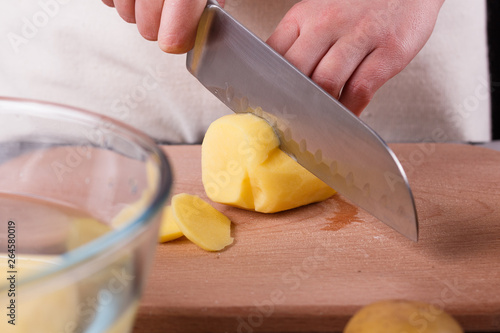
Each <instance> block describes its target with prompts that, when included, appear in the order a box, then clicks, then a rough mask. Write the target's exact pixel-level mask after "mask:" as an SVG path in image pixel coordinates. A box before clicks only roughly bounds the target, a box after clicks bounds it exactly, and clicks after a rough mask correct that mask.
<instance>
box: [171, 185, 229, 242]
mask: <svg viewBox="0 0 500 333" xmlns="http://www.w3.org/2000/svg"><path fill="white" fill-rule="evenodd" d="M172 213H173V217H174V219H175V222H176V223H177V225H178V227H179V229H180V230H181V232H182V233H183V234H184V236H186V237H187V238H188V239H189V240H190V241H192V242H193V243H195V244H196V245H198V246H199V247H201V248H202V249H204V250H207V251H219V250H222V249H223V248H224V247H226V246H228V245H230V244H232V243H233V238H232V237H231V221H230V220H229V219H228V218H227V217H226V216H225V215H224V214H222V213H221V212H219V211H218V210H217V209H215V208H214V207H212V206H211V205H210V204H209V203H207V202H205V201H204V200H202V199H201V198H199V197H198V196H195V195H190V194H186V193H182V194H177V195H174V196H173V197H172Z"/></svg>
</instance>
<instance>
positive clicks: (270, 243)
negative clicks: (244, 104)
mask: <svg viewBox="0 0 500 333" xmlns="http://www.w3.org/2000/svg"><path fill="white" fill-rule="evenodd" d="M392 148H393V150H394V151H395V152H396V154H397V156H398V157H399V158H400V159H401V161H402V163H403V165H404V167H405V170H406V172H407V175H408V178H409V181H410V184H411V187H412V189H413V192H414V196H415V200H416V204H417V210H418V215H419V219H420V240H419V242H418V243H414V242H412V241H409V240H407V239H406V238H404V237H403V236H401V235H399V234H398V233H397V232H395V231H393V230H392V229H390V228H389V227H387V226H386V225H384V224H383V223H381V222H380V221H378V220H377V219H375V218H374V217H372V216H370V215H368V214H367V213H365V212H364V211H362V210H360V209H358V208H356V207H355V206H353V205H352V204H350V203H349V202H348V201H347V200H345V199H344V198H342V196H341V195H335V196H334V197H332V198H331V199H328V200H326V201H324V202H322V203H318V204H312V205H309V206H306V207H302V208H298V209H294V210H291V211H287V212H282V213H277V214H267V215H266V214H260V213H255V212H250V211H244V210H240V209H237V208H231V207H227V206H223V205H220V204H214V206H215V207H216V208H218V209H219V210H221V211H222V212H223V213H225V214H226V215H227V216H228V217H229V218H230V219H231V220H232V222H233V229H232V235H233V236H234V238H235V242H234V244H233V245H232V246H230V247H229V248H227V249H226V250H224V251H222V252H219V253H210V252H205V251H203V250H201V249H200V248H198V247H197V246H195V245H194V244H192V243H191V242H189V241H188V240H186V239H185V238H181V239H179V240H176V241H173V242H170V243H166V244H161V245H159V246H158V249H157V253H156V257H155V260H154V264H153V268H152V272H151V275H150V279H149V282H148V285H147V288H146V290H145V294H144V297H143V299H142V302H141V306H140V309H139V314H138V318H137V321H136V325H135V330H134V332H136V333H146V332H147V333H155V332H335V331H341V330H342V328H343V327H344V325H345V323H346V322H347V320H348V319H349V317H350V316H352V315H353V313H354V312H355V311H356V310H358V309H359V308H360V307H362V306H363V305H366V304H368V303H371V302H374V301H377V300H381V299H411V300H420V301H425V302H428V303H431V304H433V307H429V309H428V311H426V312H425V313H420V314H418V317H416V318H414V319H415V320H419V319H421V320H424V321H425V320H432V315H433V313H435V311H441V310H442V309H444V310H446V311H447V312H449V313H450V314H452V315H453V316H454V317H455V318H456V319H457V320H458V321H459V322H460V323H461V325H462V326H463V327H464V329H465V330H467V331H500V153H499V152H495V151H493V150H489V149H485V148H479V147H472V146H466V145H452V144H431V143H429V144H398V145H392ZM165 151H166V153H167V154H168V156H169V158H170V161H171V163H172V164H173V168H174V172H175V177H176V178H175V190H174V192H175V193H179V192H186V193H191V194H197V195H200V196H201V197H203V198H206V195H205V194H204V190H203V186H202V183H201V169H200V147H199V146H168V147H165ZM367 167H369V166H367ZM419 323H422V321H419Z"/></svg>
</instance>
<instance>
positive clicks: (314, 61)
mask: <svg viewBox="0 0 500 333" xmlns="http://www.w3.org/2000/svg"><path fill="white" fill-rule="evenodd" d="M334 43H335V40H334V38H332V37H330V36H328V35H326V34H324V35H314V33H308V32H307V31H304V32H302V31H301V33H300V35H299V37H298V38H297V40H296V41H295V42H294V43H293V45H292V46H291V47H290V48H289V49H288V51H286V53H285V55H284V57H285V58H286V59H287V60H288V61H290V63H292V64H293V65H294V66H295V67H297V69H298V70H300V71H301V72H302V73H304V74H305V75H307V76H311V74H312V73H313V71H314V68H315V67H316V66H317V65H318V63H319V61H320V60H321V59H322V58H323V57H324V55H325V54H326V53H327V52H328V49H329V48H330V47H331V46H332V45H333V44H334Z"/></svg>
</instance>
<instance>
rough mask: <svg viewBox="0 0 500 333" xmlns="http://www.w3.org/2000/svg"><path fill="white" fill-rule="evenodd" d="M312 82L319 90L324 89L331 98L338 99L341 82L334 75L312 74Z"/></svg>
mask: <svg viewBox="0 0 500 333" xmlns="http://www.w3.org/2000/svg"><path fill="white" fill-rule="evenodd" d="M312 80H313V81H314V82H316V83H317V84H318V85H319V86H320V87H321V88H323V89H325V90H326V91H327V92H328V93H330V94H331V95H333V97H335V98H337V97H338V92H339V91H340V88H341V87H342V83H341V80H340V79H339V78H338V77H336V76H335V75H324V74H314V75H313V76H312Z"/></svg>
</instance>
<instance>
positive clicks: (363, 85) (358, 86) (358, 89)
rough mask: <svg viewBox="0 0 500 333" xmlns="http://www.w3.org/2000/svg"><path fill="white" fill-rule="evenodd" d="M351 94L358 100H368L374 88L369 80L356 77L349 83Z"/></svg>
mask: <svg viewBox="0 0 500 333" xmlns="http://www.w3.org/2000/svg"><path fill="white" fill-rule="evenodd" d="M350 90H351V93H352V95H353V96H356V99H358V100H360V101H370V100H371V99H372V97H373V95H374V94H375V88H374V85H373V83H372V81H371V80H367V79H357V80H354V81H353V82H351V83H350Z"/></svg>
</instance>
